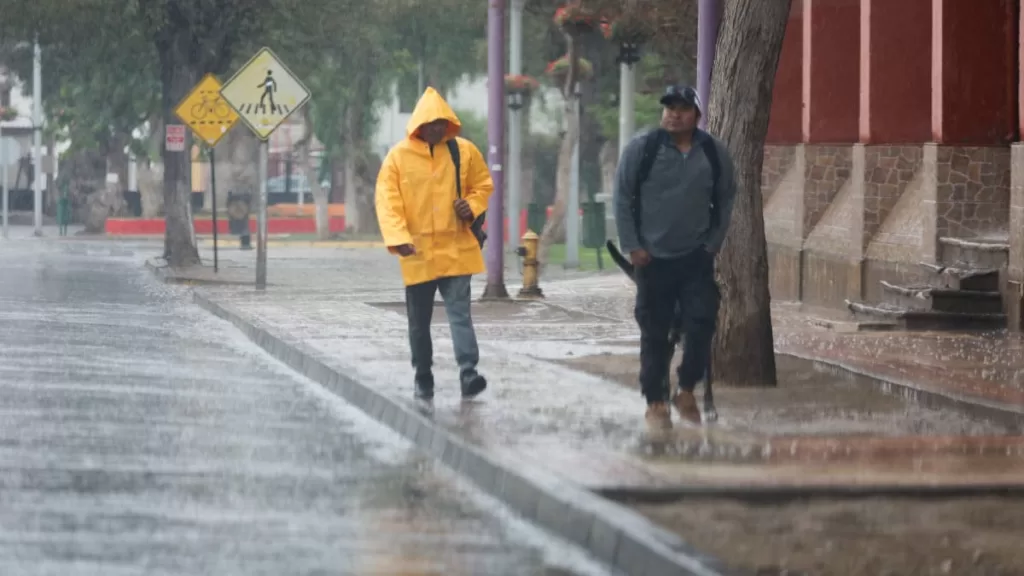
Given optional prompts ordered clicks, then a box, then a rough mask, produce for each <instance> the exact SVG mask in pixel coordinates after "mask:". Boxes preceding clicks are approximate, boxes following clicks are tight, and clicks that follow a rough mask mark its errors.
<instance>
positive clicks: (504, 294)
mask: <svg viewBox="0 0 1024 576" xmlns="http://www.w3.org/2000/svg"><path fill="white" fill-rule="evenodd" d="M480 299H481V300H508V290H507V289H505V285H504V284H488V285H487V286H486V287H484V294H483V296H481V297H480Z"/></svg>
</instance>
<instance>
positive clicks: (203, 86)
mask: <svg viewBox="0 0 1024 576" xmlns="http://www.w3.org/2000/svg"><path fill="white" fill-rule="evenodd" d="M220 89H221V84H220V82H219V81H217V78H216V77H215V76H214V75H213V74H207V75H206V76H204V77H203V79H202V80H200V81H199V83H198V84H196V86H195V88H193V89H192V92H190V93H189V95H188V96H186V97H185V99H184V100H182V101H181V104H179V105H178V107H177V108H175V110H174V113H175V114H176V115H177V116H178V118H181V120H182V122H184V123H185V124H187V125H188V127H189V128H191V129H192V132H194V133H195V135H196V136H197V137H198V138H199V139H201V140H202V141H204V142H206V143H207V144H209V145H210V146H213V145H214V144H216V143H217V142H218V141H220V139H221V138H223V137H224V135H225V134H227V133H228V130H231V127H232V126H234V125H235V123H237V122H238V114H237V113H235V111H234V110H232V109H231V106H228V103H227V102H225V101H224V99H223V98H221V95H220Z"/></svg>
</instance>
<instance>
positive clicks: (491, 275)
mask: <svg viewBox="0 0 1024 576" xmlns="http://www.w3.org/2000/svg"><path fill="white" fill-rule="evenodd" d="M487 92H488V98H487V109H488V111H489V113H488V115H487V116H488V122H487V140H488V142H487V164H488V166H489V167H490V169H491V179H492V180H493V181H494V193H493V194H492V195H491V200H490V202H489V203H488V206H487V221H488V222H489V223H490V224H489V225H488V229H489V233H488V235H487V242H486V244H485V246H486V249H487V286H486V287H485V288H484V293H483V297H484V298H487V299H505V298H508V290H507V289H506V288H505V234H504V228H505V174H504V170H503V166H502V160H504V151H505V0H488V10H487Z"/></svg>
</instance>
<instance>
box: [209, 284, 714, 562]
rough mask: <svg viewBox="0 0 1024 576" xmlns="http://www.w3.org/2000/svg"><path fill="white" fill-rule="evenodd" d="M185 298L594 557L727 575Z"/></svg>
mask: <svg viewBox="0 0 1024 576" xmlns="http://www.w3.org/2000/svg"><path fill="white" fill-rule="evenodd" d="M193 298H194V300H195V302H196V304H198V305H199V306H200V307H201V308H203V309H204V310H206V311H208V312H210V313H211V314H213V315H215V316H217V317H219V318H222V319H224V320H226V321H228V322H230V323H231V324H233V325H234V326H235V327H236V328H238V329H239V330H240V331H241V332H242V333H243V334H245V336H246V337H247V338H249V339H250V340H251V341H253V342H254V343H255V344H257V345H258V346H259V347H260V348H263V350H264V351H266V352H267V353H269V354H270V355H271V356H273V357H274V358H276V359H278V360H279V361H281V362H284V363H285V364H287V365H288V366H289V367H291V368H292V369H294V370H296V371H297V372H299V373H301V374H303V375H304V376H306V377H307V378H310V379H311V380H314V381H316V382H317V383H319V384H320V385H322V386H324V387H325V388H327V389H328V390H330V391H331V392H332V393H334V394H337V395H339V396H341V397H342V398H344V399H345V400H346V401H349V402H351V403H353V404H354V405H355V406H357V407H358V408H359V409H361V410H363V411H364V412H366V413H367V414H369V415H370V416H372V417H373V418H375V419H376V420H378V421H380V422H382V423H383V424H385V425H387V426H388V427H390V428H392V429H393V430H394V431H395V432H397V433H399V434H400V435H402V436H403V437H405V438H406V439H408V440H409V441H411V442H412V443H414V444H416V445H417V446H419V447H420V448H422V449H423V450H424V451H425V452H427V453H429V454H432V455H433V456H435V457H436V458H437V459H439V460H441V461H442V462H443V463H444V464H446V465H447V466H449V467H450V468H452V469H453V470H454V471H455V472H457V473H459V474H461V475H463V476H465V477H467V478H468V479H469V480H470V481H472V482H473V483H474V484H476V485H477V486H478V487H479V488H481V489H483V490H484V491H485V492H487V493H489V494H490V495H492V496H494V497H496V498H498V499H499V500H501V501H503V502H504V503H505V504H506V505H508V506H509V507H510V508H512V509H513V510H514V511H515V512H517V513H518V514H521V515H522V516H524V517H525V518H526V519H527V520H528V521H530V522H534V523H536V524H538V525H540V526H542V527H544V528H545V529H547V530H550V531H552V532H554V533H556V534H559V535H560V536H562V537H564V538H566V539H567V540H569V541H571V542H573V543H574V544H576V545H579V546H581V547H582V548H584V549H586V550H588V551H589V552H591V553H592V554H594V556H595V557H596V558H598V559H599V560H601V561H603V562H606V563H608V564H609V565H611V566H613V567H615V568H617V569H619V570H629V574H631V575H635V576H663V575H664V576H668V575H681V574H685V575H693V576H724V575H727V574H731V571H730V570H728V569H727V568H726V567H725V565H724V563H722V562H721V561H720V560H718V559H715V558H711V557H710V556H707V555H705V554H702V553H700V552H698V551H696V550H694V549H692V548H691V547H690V546H689V545H687V544H686V543H684V542H683V541H682V539H680V538H679V537H678V536H676V535H675V534H673V533H670V532H668V531H667V530H665V529H663V528H661V527H659V526H656V525H655V524H653V523H652V522H650V521H649V520H647V519H646V518H644V517H643V516H641V515H639V514H638V513H636V512H634V511H632V510H630V509H629V508H626V507H625V506H623V505H621V504H618V503H615V502H611V501H609V500H606V499H604V498H601V497H600V496H598V495H596V494H594V493H591V492H589V491H587V490H584V489H582V488H579V487H578V486H576V485H573V484H571V483H569V482H567V481H564V480H562V479H560V478H558V477H555V476H554V475H552V474H550V473H548V472H547V471H542V470H540V469H537V468H536V467H534V466H532V465H528V464H526V463H525V462H516V463H514V465H513V463H510V462H496V461H495V460H493V459H492V458H491V457H490V456H488V455H487V454H486V453H484V452H483V451H482V450H480V449H478V448H477V447H475V446H472V445H470V444H468V443H467V442H466V441H464V440H463V439H462V438H460V437H459V436H457V435H456V434H453V433H451V432H449V431H448V430H446V429H444V428H443V427H441V426H438V425H437V424H435V423H434V422H433V421H432V420H430V419H428V418H425V417H424V416H423V415H422V414H420V413H419V412H417V411H416V410H415V409H413V408H412V407H411V406H408V405H406V404H404V403H401V402H398V401H396V400H395V399H393V398H391V397H390V396H388V395H385V394H381V393H379V392H377V391H376V390H373V389H372V388H369V387H367V386H364V385H363V384H361V383H360V382H358V381H356V380H353V379H351V378H348V377H346V376H345V375H343V374H341V373H340V372H338V371H336V370H334V369H333V368H331V367H330V366H328V365H327V364H325V363H324V362H322V361H321V360H319V359H318V358H317V357H316V355H315V354H314V353H313V352H312V351H311V350H303V348H305V346H303V345H301V344H291V343H287V342H285V341H284V340H282V339H281V338H279V337H277V336H275V335H273V334H272V333H271V332H270V331H269V330H267V329H265V328H262V327H260V326H258V325H257V323H256V322H251V321H249V320H246V319H245V318H243V317H242V315H241V314H239V313H238V312H236V311H234V310H233V309H231V307H229V306H228V305H225V304H221V303H219V302H215V301H214V300H212V299H210V298H209V297H208V296H206V295H205V294H203V293H202V292H200V291H198V290H194V291H193ZM541 504H543V506H542V505H541Z"/></svg>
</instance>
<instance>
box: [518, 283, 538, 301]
mask: <svg viewBox="0 0 1024 576" xmlns="http://www.w3.org/2000/svg"><path fill="white" fill-rule="evenodd" d="M518 297H519V298H535V299H539V298H543V297H544V292H542V291H541V289H540V287H539V286H524V287H523V288H522V289H521V290H519V295H518Z"/></svg>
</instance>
